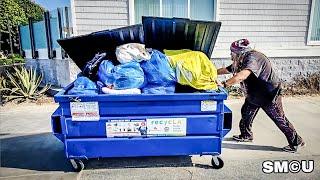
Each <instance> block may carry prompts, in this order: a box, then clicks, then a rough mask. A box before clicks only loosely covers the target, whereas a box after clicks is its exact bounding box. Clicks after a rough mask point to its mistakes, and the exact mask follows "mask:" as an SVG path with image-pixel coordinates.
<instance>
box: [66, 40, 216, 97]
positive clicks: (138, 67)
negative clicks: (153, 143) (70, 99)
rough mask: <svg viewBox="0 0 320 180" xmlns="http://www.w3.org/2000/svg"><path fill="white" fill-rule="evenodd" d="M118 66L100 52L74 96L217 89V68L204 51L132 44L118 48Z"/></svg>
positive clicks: (82, 78)
mask: <svg viewBox="0 0 320 180" xmlns="http://www.w3.org/2000/svg"><path fill="white" fill-rule="evenodd" d="M115 53H116V57H117V61H118V62H119V63H120V64H118V65H114V63H112V61H111V60H108V59H107V58H106V53H101V54H96V55H95V57H94V58H93V59H92V60H91V61H89V62H88V63H87V64H86V66H85V68H84V69H83V71H82V72H83V74H82V76H80V77H78V78H77V79H76V80H75V82H74V86H73V88H72V89H70V90H69V91H68V94H70V95H75V94H77V95H84V94H85V95H96V94H100V93H104V94H141V93H143V94H173V93H175V92H176V86H177V85H184V86H189V87H191V88H192V89H195V90H199V91H206V90H216V89H217V88H218V87H217V84H216V79H217V69H216V68H215V66H214V65H213V63H212V62H211V61H210V60H209V59H208V57H207V56H206V55H205V54H204V53H202V52H200V51H192V50H188V49H182V50H164V53H162V52H160V51H158V50H155V49H148V48H145V45H144V44H139V43H129V44H124V45H121V46H118V47H117V49H116V52H115Z"/></svg>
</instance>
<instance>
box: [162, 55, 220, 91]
mask: <svg viewBox="0 0 320 180" xmlns="http://www.w3.org/2000/svg"><path fill="white" fill-rule="evenodd" d="M164 53H165V54H166V55H167V56H168V57H169V62H170V65H171V67H172V68H173V69H175V72H176V76H177V80H178V83H180V84H182V85H189V86H191V87H193V88H195V89H199V90H216V89H218V86H217V83H216V80H217V69H216V67H215V66H214V65H213V63H212V62H211V61H210V60H209V58H208V57H207V55H205V54H204V53H203V52H200V51H191V50H188V49H182V50H164Z"/></svg>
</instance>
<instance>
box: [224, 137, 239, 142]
mask: <svg viewBox="0 0 320 180" xmlns="http://www.w3.org/2000/svg"><path fill="white" fill-rule="evenodd" d="M223 141H233V142H235V141H236V140H234V139H233V138H232V137H227V138H223Z"/></svg>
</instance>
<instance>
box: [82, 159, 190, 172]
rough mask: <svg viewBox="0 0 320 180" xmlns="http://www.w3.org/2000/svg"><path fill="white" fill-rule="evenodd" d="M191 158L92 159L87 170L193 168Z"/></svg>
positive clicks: (87, 165)
mask: <svg viewBox="0 0 320 180" xmlns="http://www.w3.org/2000/svg"><path fill="white" fill-rule="evenodd" d="M191 166H193V164H192V161H191V157H190V156H170V157H168V156H162V157H136V158H101V159H90V160H89V161H87V163H86V169H121V168H156V167H191Z"/></svg>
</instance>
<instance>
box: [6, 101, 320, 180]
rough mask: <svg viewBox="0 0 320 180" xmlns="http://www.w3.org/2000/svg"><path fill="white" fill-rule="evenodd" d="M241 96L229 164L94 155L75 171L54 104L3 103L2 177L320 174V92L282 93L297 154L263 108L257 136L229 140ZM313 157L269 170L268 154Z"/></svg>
mask: <svg viewBox="0 0 320 180" xmlns="http://www.w3.org/2000/svg"><path fill="white" fill-rule="evenodd" d="M242 103H243V99H234V100H227V102H226V104H227V105H228V106H229V107H230V108H231V110H232V112H233V128H232V131H231V132H230V133H229V134H228V135H227V138H226V139H225V141H224V142H223V150H222V155H221V157H222V158H223V160H224V163H225V166H224V168H222V169H220V170H214V169H210V167H209V166H208V165H209V164H210V159H211V157H210V156H203V157H199V156H193V157H191V158H190V157H147V158H111V159H101V160H90V161H89V162H88V164H87V166H86V169H85V170H84V171H82V172H81V173H74V172H72V167H71V166H70V164H69V162H68V161H67V160H66V159H65V156H64V153H63V144H62V143H61V142H59V141H58V140H57V139H56V138H55V137H54V136H53V135H52V134H51V125H50V116H51V113H52V112H53V111H54V110H55V109H56V108H57V105H56V104H46V105H42V106H39V105H28V106H26V105H24V106H9V107H0V108H1V109H0V143H1V144H0V149H1V168H0V179H139V180H141V179H191V178H193V179H221V178H223V179H235V178H237V179H249V178H250V179H252V178H254V179H278V178H282V179H290V178H295V179H317V178H319V177H320V136H319V131H320V119H319V117H320V96H317V97H294V98H292V97H289V98H284V109H285V112H286V114H287V117H288V119H289V120H290V121H291V122H292V123H293V125H294V126H295V128H296V129H297V131H298V133H299V134H300V135H301V136H302V137H303V138H304V140H305V141H306V143H307V147H306V148H304V149H302V150H301V151H299V152H298V153H296V154H290V153H286V152H282V151H281V149H280V148H282V147H283V146H285V145H287V142H286V139H285V137H284V135H282V134H281V132H280V131H279V130H278V129H277V127H276V126H275V125H274V123H273V122H272V121H271V120H270V119H269V118H268V117H267V115H266V114H264V112H263V111H262V110H261V111H260V112H259V113H258V115H257V117H256V119H255V121H254V124H253V132H254V138H255V139H254V142H253V143H237V142H233V141H231V138H230V137H231V136H232V135H233V134H238V133H239V130H238V123H239V120H240V108H241V105H242ZM268 159H269V160H278V159H283V160H284V159H287V160H303V159H306V160H314V161H315V169H314V171H313V172H312V173H310V174H306V173H297V174H292V173H289V174H270V175H265V174H263V173H262V171H261V164H262V162H263V161H264V160H268Z"/></svg>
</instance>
